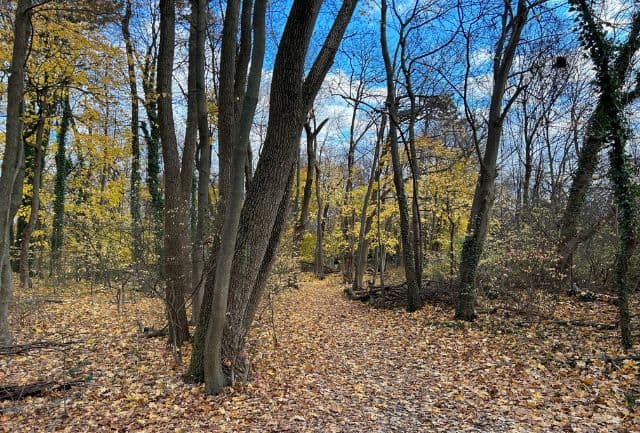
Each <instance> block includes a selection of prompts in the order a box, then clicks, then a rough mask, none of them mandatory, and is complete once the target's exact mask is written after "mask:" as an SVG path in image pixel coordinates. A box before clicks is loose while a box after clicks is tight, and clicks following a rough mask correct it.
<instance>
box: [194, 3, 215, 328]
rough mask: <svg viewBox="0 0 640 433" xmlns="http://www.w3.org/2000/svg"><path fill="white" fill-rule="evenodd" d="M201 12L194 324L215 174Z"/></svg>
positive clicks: (200, 12) (201, 12) (200, 9)
mask: <svg viewBox="0 0 640 433" xmlns="http://www.w3.org/2000/svg"><path fill="white" fill-rule="evenodd" d="M192 7H193V8H194V9H195V10H196V11H197V20H196V24H195V25H196V26H197V28H196V31H197V39H196V52H197V53H198V54H197V56H196V58H197V61H196V98H197V105H198V136H199V143H198V148H199V152H198V154H199V158H198V167H197V168H198V221H197V226H196V242H195V246H196V248H195V254H194V257H193V269H194V271H193V282H194V292H195V293H194V297H193V311H192V313H193V315H192V317H193V321H194V322H197V320H198V316H199V315H200V309H201V306H202V298H203V296H204V275H203V266H204V261H205V246H204V241H205V237H206V235H207V233H208V230H207V229H208V225H209V219H210V212H209V209H210V206H211V202H210V200H209V186H210V174H211V173H210V171H211V136H210V133H209V113H208V110H207V94H206V84H205V61H204V58H205V42H206V35H207V10H208V8H207V2H206V1H204V0H193V6H192Z"/></svg>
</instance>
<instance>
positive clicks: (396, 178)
mask: <svg viewBox="0 0 640 433" xmlns="http://www.w3.org/2000/svg"><path fill="white" fill-rule="evenodd" d="M380 14H381V15H380V42H381V45H382V57H383V58H384V65H385V71H386V78H387V99H386V107H387V111H388V113H389V149H390V151H391V163H392V165H393V183H394V185H395V189H396V198H397V201H398V212H399V213H400V238H401V239H400V240H401V244H402V257H403V264H404V273H405V278H406V280H407V311H409V312H413V311H416V310H418V309H419V308H420V307H421V306H422V300H421V299H420V281H419V279H418V278H419V276H418V275H417V273H416V272H417V270H416V267H415V265H416V261H415V256H414V249H413V247H414V241H413V236H414V235H413V233H412V230H411V226H410V222H409V210H408V209H409V207H408V205H407V195H406V193H405V188H404V176H403V174H402V162H401V160H400V151H399V149H398V132H397V128H398V109H397V106H396V89H395V83H394V69H395V68H394V67H393V64H392V63H391V57H390V56H389V48H388V45H387V18H386V15H387V2H386V0H382V6H381V12H380Z"/></svg>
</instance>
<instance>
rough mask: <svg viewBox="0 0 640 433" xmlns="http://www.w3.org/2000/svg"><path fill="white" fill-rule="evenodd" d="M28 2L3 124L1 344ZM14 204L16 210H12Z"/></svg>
mask: <svg viewBox="0 0 640 433" xmlns="http://www.w3.org/2000/svg"><path fill="white" fill-rule="evenodd" d="M30 20H31V1H29V0H19V1H18V5H17V8H16V16H15V20H14V27H13V35H14V37H13V41H14V43H13V52H12V54H11V69H10V73H9V81H8V83H7V113H6V115H7V120H6V127H5V150H4V155H3V159H2V172H1V174H0V197H3V199H2V200H0V345H3V346H7V345H10V344H11V332H10V330H9V325H8V321H7V320H8V316H9V304H10V302H11V296H12V294H11V279H12V278H11V265H10V263H9V253H10V251H9V249H10V248H9V247H10V232H11V226H12V224H13V217H14V215H15V212H16V210H17V206H13V204H14V203H13V200H7V198H8V197H12V194H13V193H14V192H15V191H16V190H19V191H20V197H21V196H22V179H23V177H24V162H23V159H24V149H23V143H22V121H21V119H20V116H21V112H22V103H23V93H24V78H25V62H26V59H27V50H28V47H29V38H30V36H31V25H30ZM14 207H15V209H14Z"/></svg>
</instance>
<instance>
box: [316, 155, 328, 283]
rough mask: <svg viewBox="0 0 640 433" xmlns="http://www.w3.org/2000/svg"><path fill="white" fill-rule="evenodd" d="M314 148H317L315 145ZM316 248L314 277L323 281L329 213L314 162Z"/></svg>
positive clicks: (317, 165) (318, 167)
mask: <svg viewBox="0 0 640 433" xmlns="http://www.w3.org/2000/svg"><path fill="white" fill-rule="evenodd" d="M314 147H317V143H316V145H315V146H314ZM314 168H315V172H316V205H317V208H318V209H317V212H316V248H315V254H314V264H315V275H316V277H317V278H319V279H321V280H323V279H324V245H323V243H324V221H325V218H326V216H327V213H328V212H329V205H328V204H323V200H322V194H320V166H319V163H318V162H317V161H316V164H315V167H314Z"/></svg>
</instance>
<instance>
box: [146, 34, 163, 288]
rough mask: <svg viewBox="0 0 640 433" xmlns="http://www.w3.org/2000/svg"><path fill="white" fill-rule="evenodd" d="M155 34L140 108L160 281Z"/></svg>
mask: <svg viewBox="0 0 640 433" xmlns="http://www.w3.org/2000/svg"><path fill="white" fill-rule="evenodd" d="M157 37H158V34H157V30H156V29H155V27H153V28H152V35H151V42H150V43H149V45H148V46H147V49H146V53H145V60H144V64H143V67H142V89H143V91H144V101H143V105H144V108H145V112H146V114H147V120H148V122H149V123H148V124H145V123H142V131H143V133H144V136H145V143H146V145H147V176H146V180H147V188H148V189H149V195H150V196H151V208H152V210H153V214H152V224H153V232H154V238H155V252H156V261H157V268H158V275H159V276H160V278H163V277H164V247H163V242H164V230H163V221H164V216H163V212H164V197H163V192H162V188H161V187H160V126H159V125H158V98H157V95H156V89H155V83H156V70H157V63H158V55H157V48H156V42H157Z"/></svg>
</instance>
